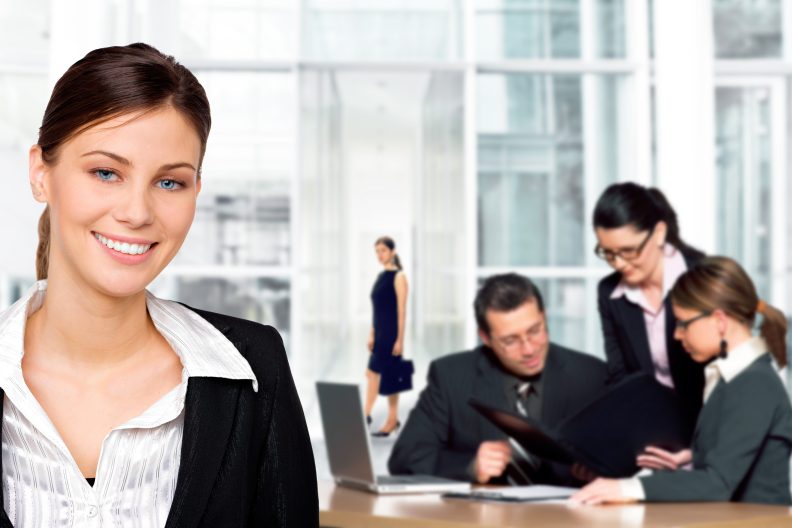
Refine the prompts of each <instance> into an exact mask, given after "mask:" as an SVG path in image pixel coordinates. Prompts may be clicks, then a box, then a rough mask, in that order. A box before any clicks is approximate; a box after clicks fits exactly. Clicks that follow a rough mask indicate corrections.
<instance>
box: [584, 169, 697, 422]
mask: <svg viewBox="0 0 792 528" xmlns="http://www.w3.org/2000/svg"><path fill="white" fill-rule="evenodd" d="M593 225H594V232H595V234H596V236H597V246H596V247H595V248H594V251H595V253H596V255H597V256H598V257H600V258H602V259H603V260H605V261H607V262H608V264H610V266H611V267H612V268H613V269H614V271H613V273H612V274H610V275H608V276H607V277H605V278H604V279H602V281H600V283H599V287H598V291H597V297H598V299H597V301H598V305H599V312H600V318H601V321H602V332H603V337H604V341H605V356H606V357H607V360H608V378H609V383H615V382H618V381H620V380H621V379H623V378H624V377H625V376H627V375H629V374H632V373H635V372H646V373H650V374H652V375H653V376H654V378H655V379H656V380H657V382H658V383H661V384H663V385H665V386H667V387H670V388H672V389H674V391H675V392H676V393H677V395H679V397H680V398H681V399H682V400H683V402H684V404H685V407H686V409H687V411H688V416H687V418H688V421H689V423H690V424H691V426H692V425H693V423H694V422H695V420H696V416H697V415H698V412H699V409H700V408H701V389H702V387H703V386H704V375H703V369H702V367H701V365H699V364H697V363H696V362H694V361H693V360H692V359H691V358H690V356H689V355H688V354H686V353H685V351H684V350H683V348H682V346H681V345H680V344H679V342H678V341H676V340H675V339H674V325H675V322H676V321H675V319H674V314H673V312H672V310H671V306H670V301H669V299H668V292H669V291H670V290H671V288H672V287H673V286H674V283H675V282H676V280H677V277H679V276H680V275H682V273H684V272H685V270H686V269H688V268H690V267H691V266H692V265H693V264H695V263H696V262H697V261H698V260H700V259H701V258H702V257H703V256H704V255H703V254H702V253H701V252H700V251H698V250H697V249H695V248H692V247H690V246H689V245H687V244H685V243H684V242H683V241H682V238H681V237H680V235H679V226H678V225H677V216H676V212H674V209H673V208H672V207H671V204H669V203H668V200H666V198H665V196H664V195H663V193H662V192H661V191H660V190H659V189H654V188H646V187H643V186H641V185H638V184H635V183H631V182H625V183H617V184H614V185H611V186H609V187H608V188H607V189H605V192H603V193H602V195H601V196H600V198H599V199H598V200H597V204H596V206H595V208H594V214H593Z"/></svg>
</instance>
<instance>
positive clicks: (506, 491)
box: [445, 485, 578, 502]
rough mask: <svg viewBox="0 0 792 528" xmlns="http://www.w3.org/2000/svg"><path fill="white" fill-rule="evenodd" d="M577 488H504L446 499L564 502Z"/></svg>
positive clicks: (453, 495) (470, 492)
mask: <svg viewBox="0 0 792 528" xmlns="http://www.w3.org/2000/svg"><path fill="white" fill-rule="evenodd" d="M576 491H578V490H577V488H565V487H562V486H543V485H534V486H515V487H505V488H486V489H481V488H479V489H473V490H471V491H469V492H466V493H452V494H447V495H445V496H446V497H448V498H458V499H474V500H494V501H505V502H539V501H542V502H544V501H558V500H559V499H561V500H565V499H567V498H568V497H570V496H571V495H572V494H573V493H575V492H576Z"/></svg>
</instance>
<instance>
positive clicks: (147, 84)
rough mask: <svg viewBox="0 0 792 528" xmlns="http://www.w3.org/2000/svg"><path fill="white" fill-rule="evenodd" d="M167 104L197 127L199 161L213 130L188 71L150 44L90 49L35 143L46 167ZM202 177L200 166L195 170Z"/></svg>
mask: <svg viewBox="0 0 792 528" xmlns="http://www.w3.org/2000/svg"><path fill="white" fill-rule="evenodd" d="M167 106H170V107H172V108H174V109H176V110H177V111H178V112H180V113H181V114H182V115H183V116H184V117H185V118H186V119H187V120H188V121H189V122H190V123H191V124H192V126H193V127H194V128H195V131H196V133H197V134H198V138H199V139H200V142H201V161H203V155H204V152H205V151H206V141H207V139H208V138H209V129H210V128H211V126H212V120H211V115H210V111H209V100H208V99H207V98H206V92H205V91H204V89H203V87H202V86H201V83H199V82H198V79H196V78H195V75H193V74H192V72H190V70H188V69H187V68H185V67H184V66H182V65H181V64H179V63H178V62H176V60H175V59H174V58H173V57H171V56H169V55H165V54H163V53H161V52H159V51H158V50H156V49H155V48H153V47H151V46H149V45H148V44H142V43H137V44H130V45H128V46H111V47H109V48H100V49H96V50H93V51H91V52H90V53H88V54H87V55H86V56H85V57H83V58H82V59H80V60H79V61H77V62H75V63H74V64H73V65H72V66H71V67H70V68H69V69H68V70H67V71H66V73H64V74H63V76H62V77H61V78H60V79H59V80H58V82H57V83H56V84H55V87H54V88H53V90H52V95H51V96H50V100H49V103H48V104H47V109H46V110H45V111H44V118H43V119H42V122H41V128H39V137H38V145H39V147H41V154H42V159H43V160H44V161H45V162H46V163H54V162H56V161H57V157H58V151H59V149H60V147H61V146H62V145H63V144H64V143H65V142H67V141H68V140H69V139H71V138H73V137H74V136H76V135H77V134H79V133H80V132H82V131H83V130H86V129H87V128H90V127H92V126H95V125H98V124H100V123H103V122H105V121H108V120H110V119H113V118H115V117H118V116H121V115H124V114H129V113H134V112H145V111H149V110H154V109H158V108H163V107H167ZM199 175H200V168H199ZM38 233H39V245H38V249H37V250H36V276H37V278H38V279H46V278H47V273H48V269H49V245H50V240H49V237H50V219H49V207H46V208H45V209H44V212H43V213H42V214H41V218H40V219H39V226H38Z"/></svg>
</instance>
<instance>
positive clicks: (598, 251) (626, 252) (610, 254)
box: [594, 226, 655, 262]
mask: <svg viewBox="0 0 792 528" xmlns="http://www.w3.org/2000/svg"><path fill="white" fill-rule="evenodd" d="M654 229H655V226H652V229H650V230H649V233H647V234H646V238H644V239H643V242H641V243H640V244H638V245H637V246H635V247H626V248H621V249H617V250H616V251H612V250H610V249H605V248H604V247H602V246H600V245H599V244H597V245H596V246H594V254H595V255H597V256H598V257H599V258H601V259H603V260H607V261H608V262H613V261H615V260H616V257H619V258H620V259H622V260H627V261H630V260H635V259H637V258H638V257H639V256H640V255H641V252H642V251H643V249H644V248H645V247H646V244H647V243H648V242H649V239H650V238H652V233H654Z"/></svg>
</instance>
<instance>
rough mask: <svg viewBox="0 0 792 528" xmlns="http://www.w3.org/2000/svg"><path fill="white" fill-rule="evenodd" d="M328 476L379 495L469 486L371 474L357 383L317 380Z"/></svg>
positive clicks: (426, 478) (428, 478)
mask: <svg viewBox="0 0 792 528" xmlns="http://www.w3.org/2000/svg"><path fill="white" fill-rule="evenodd" d="M316 390H317V392H318V393H319V410H320V412H321V415H322V427H323V428H324V433H325V442H326V444H327V458H328V459H329V461H330V473H332V475H333V478H334V479H335V482H336V484H338V485H339V486H346V487H351V488H356V489H361V490H365V491H369V492H372V493H379V494H401V493H446V492H460V491H469V490H470V484H469V483H467V482H460V481H457V480H449V479H444V478H439V477H433V476H429V475H393V476H385V475H383V476H379V475H374V464H373V463H372V461H371V444H370V442H369V433H368V428H367V427H366V421H365V418H364V416H363V405H362V403H361V399H360V390H359V389H358V386H357V385H356V384H350V383H331V382H324V381H318V382H316Z"/></svg>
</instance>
